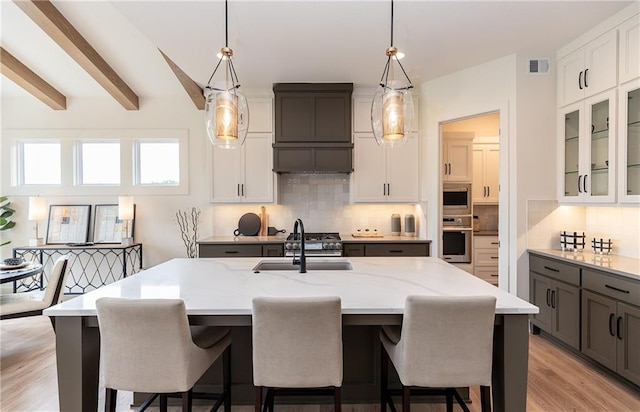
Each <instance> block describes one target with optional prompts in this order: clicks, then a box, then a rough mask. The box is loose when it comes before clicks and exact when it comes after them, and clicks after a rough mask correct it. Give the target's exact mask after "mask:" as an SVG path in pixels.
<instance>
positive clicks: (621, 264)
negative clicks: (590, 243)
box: [527, 249, 640, 280]
mask: <svg viewBox="0 0 640 412" xmlns="http://www.w3.org/2000/svg"><path fill="white" fill-rule="evenodd" d="M527 251H528V252H529V253H532V254H535V255H539V256H546V257H550V258H554V259H559V260H562V261H564V262H568V263H574V264H577V265H582V266H585V267H587V268H589V269H595V270H599V271H602V272H607V273H611V274H614V275H618V276H623V277H626V278H629V279H634V280H640V259H635V258H631V257H627V256H618V255H600V254H596V253H592V252H588V251H582V252H575V253H574V252H569V251H562V250H557V249H527Z"/></svg>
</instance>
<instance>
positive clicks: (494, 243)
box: [491, 242, 500, 245]
mask: <svg viewBox="0 0 640 412" xmlns="http://www.w3.org/2000/svg"><path fill="white" fill-rule="evenodd" d="M491 244H492V245H499V244H500V242H491Z"/></svg>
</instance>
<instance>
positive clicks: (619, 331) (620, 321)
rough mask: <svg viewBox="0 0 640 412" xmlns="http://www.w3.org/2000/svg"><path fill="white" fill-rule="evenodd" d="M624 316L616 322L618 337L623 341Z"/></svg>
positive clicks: (619, 317)
mask: <svg viewBox="0 0 640 412" xmlns="http://www.w3.org/2000/svg"><path fill="white" fill-rule="evenodd" d="M620 323H622V316H618V320H616V335H618V339H620V340H622V327H621V326H622V325H620Z"/></svg>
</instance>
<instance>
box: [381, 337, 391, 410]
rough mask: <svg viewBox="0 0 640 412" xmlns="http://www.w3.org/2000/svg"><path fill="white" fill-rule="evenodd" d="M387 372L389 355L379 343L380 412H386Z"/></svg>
mask: <svg viewBox="0 0 640 412" xmlns="http://www.w3.org/2000/svg"><path fill="white" fill-rule="evenodd" d="M388 374H389V355H387V351H386V350H385V349H384V345H383V344H382V343H380V412H387V385H388V379H389V377H388Z"/></svg>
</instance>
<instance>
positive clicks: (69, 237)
mask: <svg viewBox="0 0 640 412" xmlns="http://www.w3.org/2000/svg"><path fill="white" fill-rule="evenodd" d="M90 215H91V205H51V206H49V224H48V225H47V244H48V245H58V244H66V243H86V242H87V238H88V237H89V217H90Z"/></svg>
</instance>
